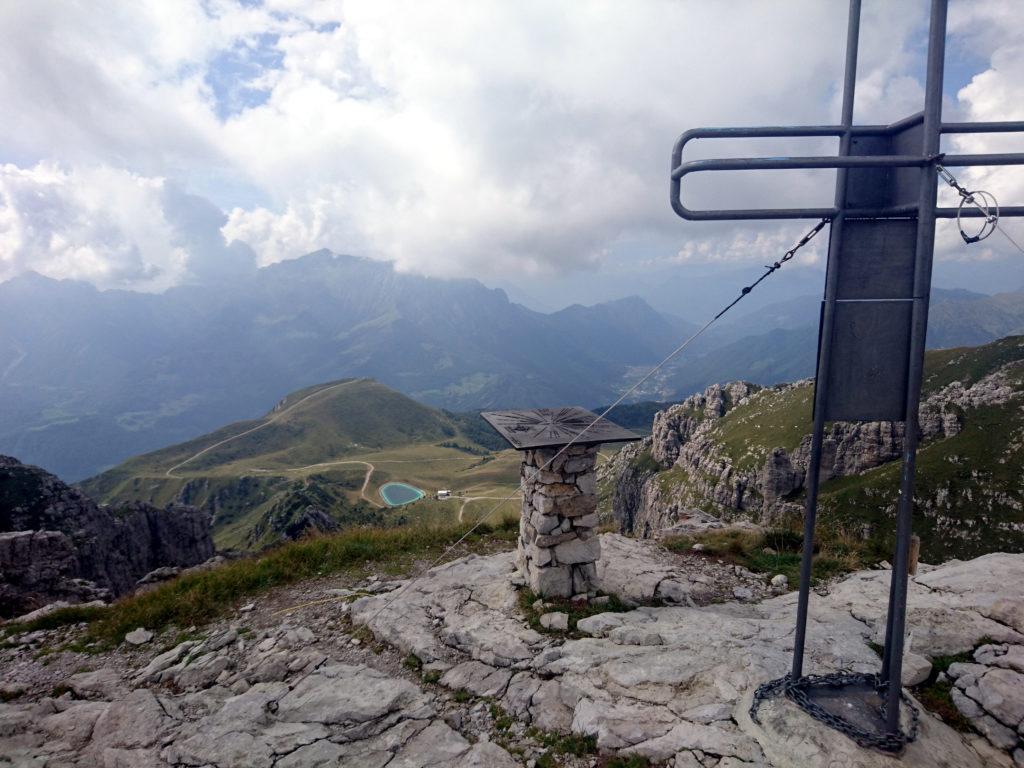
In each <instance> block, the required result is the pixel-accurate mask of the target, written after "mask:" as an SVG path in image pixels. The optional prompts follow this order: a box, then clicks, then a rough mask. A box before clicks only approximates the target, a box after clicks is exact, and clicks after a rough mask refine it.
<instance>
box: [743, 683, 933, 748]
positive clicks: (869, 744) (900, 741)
mask: <svg viewBox="0 0 1024 768" xmlns="http://www.w3.org/2000/svg"><path fill="white" fill-rule="evenodd" d="M849 685H869V686H871V687H872V688H873V689H874V690H875V692H876V693H877V694H878V695H879V697H880V698H881V700H882V703H881V705H880V706H879V709H878V713H879V716H880V717H881V719H882V720H885V701H886V698H885V694H886V691H887V689H888V687H889V684H888V683H887V682H885V681H883V680H882V679H881V677H880V676H879V675H877V674H870V673H863V672H833V673H832V674H828V675H805V676H804V677H801V678H798V679H796V680H794V679H793V678H792V677H791V676H790V675H784V676H783V677H780V678H779V679H778V680H772V681H771V682H768V683H765V684H764V685H761V686H760V687H759V688H758V689H757V690H756V691H754V699H753V702H752V703H751V705H750V719H751V720H753V721H754V722H755V723H758V724H760V722H761V721H760V720H759V719H758V716H757V710H758V708H759V707H760V706H761V704H762V703H764V702H765V701H767V700H768V699H772V698H775V697H776V696H778V695H779V694H780V693H781V694H785V696H786V698H787V699H789V700H790V701H792V702H793V703H794V704H796V705H797V706H798V707H800V709H802V710H803V711H804V712H806V713H807V714H808V715H810V716H811V717H813V718H814V719H815V720H818V721H819V722H822V723H824V724H825V725H827V726H828V727H829V728H832V729H834V730H836V731H839V732H840V733H842V734H844V735H846V736H848V737H849V738H851V739H853V741H855V742H856V743H857V744H858V745H859V746H862V747H866V748H872V749H877V750H880V751H882V752H888V753H891V754H898V753H900V752H902V751H903V749H904V747H906V745H907V744H909V743H910V742H912V741H914V740H915V739H916V738H917V732H918V728H919V727H920V712H919V711H918V709H917V707H915V706H914V704H913V702H912V701H911V700H910V698H909V697H908V696H907V694H906V693H903V692H902V691H901V692H900V699H901V700H902V701H903V703H904V704H905V705H906V706H907V708H908V709H909V710H910V727H909V728H908V730H907V732H906V733H903V732H902V731H899V732H897V733H875V732H872V731H867V730H865V729H863V728H860V727H858V726H856V725H854V724H853V723H851V722H850V721H848V720H845V719H844V718H842V717H840V716H839V715H835V714H833V713H831V712H829V711H828V710H826V709H825V708H824V707H822V706H821V705H820V704H818V703H817V702H815V701H813V700H812V699H811V697H810V692H811V690H812V689H814V688H843V687H846V686H849Z"/></svg>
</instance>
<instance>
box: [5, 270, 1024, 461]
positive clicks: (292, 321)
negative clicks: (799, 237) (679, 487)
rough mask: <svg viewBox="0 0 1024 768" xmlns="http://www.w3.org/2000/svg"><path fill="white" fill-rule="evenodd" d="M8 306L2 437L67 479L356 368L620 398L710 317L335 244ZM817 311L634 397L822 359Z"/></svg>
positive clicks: (765, 314)
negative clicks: (162, 282)
mask: <svg viewBox="0 0 1024 768" xmlns="http://www.w3.org/2000/svg"><path fill="white" fill-rule="evenodd" d="M0 308H2V311H3V318H4V319H3V323H2V324H0V398H2V401H3V404H4V407H3V409H2V410H0V453H8V454H11V455H15V456H18V457H19V458H21V459H22V460H24V461H27V462H31V463H34V464H38V465H40V466H43V467H45V468H47V469H48V470H50V471H53V472H56V473H58V474H60V475H61V476H62V477H66V478H68V479H71V480H76V479H80V478H83V477H86V476H89V475H93V474H96V473H97V472H99V471H101V470H103V469H104V468H107V467H110V466H113V465H115V464H116V463H118V462H120V461H122V460H124V459H125V458H127V457H129V456H133V455H137V454H140V453H144V452H146V451H151V450H154V449H156V448H159V447H162V446H166V445H169V444H172V443H177V442H182V441H185V440H188V439H190V438H192V437H194V436H195V435H197V434H202V433H203V432H207V431H209V430H211V429H215V428H216V427H218V426H219V425H221V424H224V423H227V422H230V421H236V420H242V419H251V418H254V417H256V416H258V415H259V414H261V413H264V412H265V411H266V410H267V409H268V408H269V407H270V406H271V405H272V404H273V403H274V402H276V400H277V399H278V398H279V397H280V393H282V392H288V391H292V390H296V389H300V388H302V387H307V386H311V385H314V384H317V383H319V382H323V381H331V380H336V379H341V378H345V377H372V378H375V379H377V380H378V381H380V382H382V383H383V384H386V385H388V386H390V387H393V388H395V389H396V390H398V391H400V392H403V393H405V394H407V395H409V396H411V397H413V398H415V399H417V400H419V401H421V402H423V403H426V404H429V405H433V406H438V407H443V408H447V409H449V410H470V409H483V408H497V407H501V408H512V407H535V406H551V405H562V404H566V405H567V404H579V405H584V406H593V405H594V404H597V403H608V402H611V401H612V400H613V399H614V398H615V397H617V396H618V395H619V393H621V392H622V391H623V389H624V388H625V387H626V386H628V385H629V384H630V383H632V382H633V381H635V380H636V378H638V377H639V375H641V374H642V372H644V371H645V370H646V368H647V366H650V365H651V364H653V363H654V362H656V361H658V360H660V359H661V358H662V357H663V356H664V355H666V354H667V353H668V352H669V351H670V350H671V349H673V348H674V347H675V346H676V345H677V344H678V343H679V341H680V340H681V339H682V338H684V337H686V336H687V335H688V334H689V333H691V332H692V331H693V330H694V328H695V327H694V326H693V324H692V323H690V322H688V321H687V320H683V319H680V318H678V317H674V316H671V315H667V314H664V313H660V312H657V311H655V310H654V309H652V308H651V307H650V306H649V305H648V304H647V303H646V302H645V301H643V300H642V299H640V298H636V297H632V298H626V299H622V300H619V301H612V302H607V303H604V304H598V305H595V306H591V307H583V306H579V305H574V306H571V307H568V308H566V309H563V310H560V311H558V312H554V313H550V314H544V313H540V312H535V311H532V310H530V309H527V308H525V307H523V306H521V305H519V304H515V303H513V302H510V301H509V299H508V297H507V296H506V295H505V293H504V292H503V291H500V290H494V289H490V288H487V287H486V286H484V285H483V284H481V283H479V282H477V281H475V280H441V279H435V278H427V277H421V276H417V275H411V274H402V273H398V272H395V271H394V269H393V268H392V266H391V265H390V264H388V263H385V262H378V261H373V260H369V259H361V258H356V257H351V256H337V255H334V254H331V253H329V252H327V251H319V252H316V253H312V254H309V255H307V256H304V257H302V258H299V259H294V260H291V261H286V262H282V263H279V264H275V265H273V266H270V267H266V268H264V269H260V270H256V271H254V272H252V273H246V274H242V275H238V276H236V277H235V278H234V279H233V280H231V281H224V282H220V283H216V284H212V283H211V284H202V285H185V286H180V287H177V288H173V289H171V290H169V291H167V292H165V293H163V294H141V293H132V292H126V291H99V290H96V289H95V288H93V287H92V286H90V285H88V284H85V283H79V282H73V281H55V280H50V279H48V278H44V277H41V276H39V275H35V274H27V275H23V276H21V277H18V278H15V279H13V280H10V281H8V282H6V283H2V284H0ZM816 317H817V310H816V301H815V300H814V299H813V298H808V299H797V300H794V301H792V302H788V303H787V306H784V307H779V306H776V307H767V308H763V309H760V310H758V311H757V312H754V313H753V314H752V315H749V316H748V317H746V318H743V317H741V318H740V319H739V320H737V321H734V322H732V323H730V324H723V325H722V326H721V327H720V328H718V329H716V330H715V331H714V332H713V333H711V334H709V335H708V336H707V337H706V338H705V339H703V340H702V341H701V342H700V344H698V345H695V346H694V347H693V349H691V350H689V351H688V353H687V354H686V355H685V356H684V357H683V358H681V359H680V361H679V362H678V363H676V364H674V365H672V366H669V367H668V368H667V369H666V370H665V371H664V372H663V373H662V375H660V376H659V377H657V378H656V379H654V380H652V382H651V386H649V387H645V388H644V391H642V392H639V393H637V397H636V398H635V399H649V400H658V401H667V400H673V399H679V398H681V397H683V396H686V395H688V394H690V393H691V392H692V391H694V390H695V389H701V388H703V387H704V386H706V385H707V384H709V383H711V382H714V381H720V380H725V379H731V378H747V379H751V380H753V381H756V382H758V383H764V384H771V383H775V382H777V381H782V380H787V379H792V378H798V377H800V376H803V375H808V374H809V373H810V371H811V370H813V359H814V342H813V339H814V333H815V326H816V322H817V321H816ZM933 318H934V320H933V326H934V328H938V329H939V331H938V332H937V333H938V336H937V337H936V339H933V341H934V344H935V345H943V346H944V345H946V344H948V343H978V342H981V341H988V340H991V339H993V338H996V337H998V336H1001V335H1004V334H1006V333H1012V332H1018V331H1020V330H1022V329H1024V294H1021V293H1017V294H1003V295H1001V296H994V297H987V296H981V295H979V294H964V295H961V294H959V293H956V294H950V295H949V296H946V295H945V294H942V295H940V296H938V297H937V300H936V302H935V304H934V309H933ZM934 328H933V329H934ZM943 329H944V330H943ZM957 334H960V336H957ZM965 335H966V336H967V338H964V337H963V336H965ZM948 339H951V341H948Z"/></svg>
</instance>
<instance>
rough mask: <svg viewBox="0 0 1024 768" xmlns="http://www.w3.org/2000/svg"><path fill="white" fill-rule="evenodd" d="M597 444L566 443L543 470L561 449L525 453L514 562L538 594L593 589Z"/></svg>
mask: <svg viewBox="0 0 1024 768" xmlns="http://www.w3.org/2000/svg"><path fill="white" fill-rule="evenodd" d="M597 448H598V447H597V446H596V445H573V446H570V447H569V448H568V449H567V450H566V451H565V453H563V454H562V455H561V456H558V458H557V459H555V460H554V461H553V462H552V463H551V465H550V466H549V467H547V468H546V469H543V470H541V469H540V468H541V467H543V466H544V465H545V464H547V462H548V461H549V460H550V459H551V457H553V456H555V455H557V454H558V451H559V450H560V449H559V448H557V447H556V448H535V449H532V450H527V451H525V452H524V453H523V465H522V469H521V472H522V487H523V516H522V519H521V520H520V522H519V553H518V557H517V563H518V565H519V570H520V572H521V573H522V574H523V577H524V578H525V579H526V582H527V584H529V585H530V589H532V590H533V591H534V592H536V593H537V594H538V595H540V596H541V597H571V596H572V595H578V594H580V593H586V592H590V591H591V590H593V589H594V581H595V579H596V577H597V567H596V566H595V565H594V563H595V562H596V561H597V558H598V557H600V556H601V542H600V541H599V540H598V538H597V535H596V532H595V530H594V529H595V528H596V527H597V474H596V470H595V466H596V463H597ZM538 470H540V471H538Z"/></svg>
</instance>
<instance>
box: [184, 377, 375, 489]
mask: <svg viewBox="0 0 1024 768" xmlns="http://www.w3.org/2000/svg"><path fill="white" fill-rule="evenodd" d="M357 381H360V379H353V380H351V381H343V382H341V383H340V384H334V385H332V386H330V387H325V388H324V389H318V390H317V391H316V392H312V393H310V394H308V395H306V396H305V397H304V398H302V399H301V400H299V401H298V402H297V403H292V404H291V405H289V406H288V407H287V408H285V409H284V410H283V411H281V412H280V413H275V414H274V415H273V416H271V417H270V418H269V419H267V420H266V421H264V422H263V423H262V424H257V425H256V426H255V427H253V428H251V429H247V430H245V431H244V432H239V433H238V434H237V435H232V436H231V437H227V438H224V439H223V440H220V441H218V442H216V443H214V444H213V445H208V446H206V447H205V448H203V450H201V451H199V452H198V453H195V454H193V455H192V456H189V457H188V458H187V459H185V460H184V461H181V462H178V463H177V464H175V465H174V466H173V467H171V468H170V469H168V470H167V472H166V475H167V477H178V475H175V474H174V470H176V469H181V468H182V467H183V466H185V465H186V464H188V463H189V462H190V461H194V460H196V459H198V458H199V457H200V456H202V455H203V454H204V453H208V452H209V451H212V450H213V449H214V448H220V447H221V446H222V445H227V444H228V443H230V442H231V441H232V440H237V439H238V438H240V437H245V436H246V435H251V434H252V433H253V432H256V431H258V430H261V429H263V428H264V427H269V426H270V425H271V424H274V423H276V422H277V421H278V420H280V419H281V418H283V417H284V416H286V415H287V414H289V413H291V412H292V411H293V410H295V409H296V408H298V407H299V406H300V405H302V404H303V403H305V402H306V401H307V400H309V399H310V398H313V397H316V396H317V395H322V394H324V393H325V392H331V391H333V390H335V389H338V388H340V387H344V386H347V385H349V384H355V383H356V382H357ZM178 479H181V478H180V477H178Z"/></svg>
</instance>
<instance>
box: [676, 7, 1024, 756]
mask: <svg viewBox="0 0 1024 768" xmlns="http://www.w3.org/2000/svg"><path fill="white" fill-rule="evenodd" d="M946 6H947V0H932V3H931V19H930V24H929V36H928V59H927V79H926V84H925V103H924V111H923V112H921V113H918V114H915V115H912V116H910V117H907V118H905V119H903V120H900V121H899V122H896V123H893V124H892V125H888V126H880V125H874V126H860V125H857V126H855V125H853V96H854V85H855V80H856V71H857V46H858V39H859V27H860V0H850V9H849V22H848V28H847V43H846V67H845V73H844V83H843V100H842V122H841V124H840V125H815V126H782V127H779V126H775V127H766V128H696V129H693V130H689V131H687V132H685V133H684V134H682V136H680V138H679V140H678V141H677V142H676V145H675V148H674V150H673V153H672V176H671V199H672V208H673V210H674V211H675V212H676V213H677V214H679V216H681V217H682V218H684V219H689V220H693V221H723V220H752V219H820V220H823V221H824V220H827V221H829V222H830V223H831V227H830V241H829V248H828V266H827V269H826V277H825V295H824V300H823V301H822V310H821V320H820V334H819V341H818V367H817V373H816V377H815V391H814V427H813V433H812V443H811V455H810V466H809V469H808V477H807V501H806V511H805V515H804V542H803V559H802V562H801V568H800V592H799V599H798V603H797V619H796V633H795V638H794V647H793V665H792V670H791V672H790V673H789V675H787V676H785V677H783V678H781V679H780V680H777V681H773V682H772V683H768V684H766V685H764V686H762V687H761V689H759V691H758V693H757V695H756V696H755V699H754V707H753V710H752V713H753V714H754V715H755V718H756V708H757V706H758V704H759V703H760V701H761V700H762V699H764V698H766V697H768V696H771V695H775V694H779V693H785V694H786V695H787V696H788V697H789V698H790V699H791V700H792V701H794V702H795V703H797V704H798V705H799V706H800V707H802V708H803V709H804V710H805V711H806V712H808V713H809V714H811V715H812V716H814V717H816V718H817V719H819V720H822V721H823V722H825V723H827V724H828V725H830V726H831V727H834V728H837V729H838V730H840V731H842V732H844V733H846V734H847V735H848V736H850V737H851V738H853V739H855V740H856V741H857V742H858V743H859V744H861V745H862V746H870V747H875V748H878V749H881V750H884V751H887V752H900V751H902V749H903V747H904V746H905V745H906V743H907V742H908V741H911V740H913V738H914V736H915V731H916V710H913V708H912V706H911V707H910V708H909V709H910V712H911V722H910V725H909V729H908V732H904V730H903V727H902V726H901V716H900V702H901V700H902V699H904V697H903V695H902V685H901V684H900V681H901V673H902V664H903V644H904V633H905V620H906V608H907V583H908V579H909V575H908V567H909V548H910V540H911V522H912V520H911V519H912V515H913V497H914V471H915V459H916V454H917V445H918V407H919V404H920V395H921V378H922V371H923V367H924V350H925V333H926V330H927V323H928V300H929V294H930V290H931V273H932V255H933V249H934V243H935V221H936V218H958V217H960V216H973V217H978V216H980V217H983V218H985V219H986V220H987V221H988V223H989V224H991V223H992V222H994V221H995V217H993V216H992V215H991V214H990V212H989V210H988V209H987V207H985V208H979V209H978V210H975V209H971V208H969V207H968V208H966V209H965V207H964V206H963V204H961V207H960V208H959V209H958V208H941V207H936V197H937V188H938V171H939V170H940V169H941V166H947V167H958V166H959V167H964V166H994V165H1021V164H1024V154H1021V153H1015V154H974V155H952V154H943V153H942V152H941V151H940V139H941V137H942V135H943V134H967V133H1004V132H1018V131H1024V122H997V123H943V122H942V116H941V111H942V89H943V67H944V59H945V44H946ZM768 137H836V138H838V139H839V154H838V155H836V156H830V157H765V158H729V159H712V160H692V161H688V162H683V150H684V148H685V147H686V145H687V144H688V143H689V142H691V141H693V140H694V139H710V138H728V139H736V138H768ZM940 163H941V166H940ZM809 168H816V169H836V192H835V203H834V205H832V206H831V207H826V208H768V209H733V210H691V209H689V208H687V207H685V206H684V205H683V202H682V198H681V196H680V193H681V183H682V180H683V177H685V176H687V175H688V174H691V173H695V172H698V171H727V170H772V169H809ZM962 197H964V195H963V194H962ZM965 199H967V201H968V202H974V200H972V199H969V194H968V196H967V197H965ZM998 215H999V216H1024V206H1013V207H1003V208H1001V209H999V210H998ZM965 239H966V240H968V242H970V241H971V240H970V239H968V238H967V237H966V235H965ZM830 420H845V421H903V422H904V423H905V427H906V428H905V439H904V447H903V457H902V462H903V465H902V474H901V483H900V496H899V504H898V509H897V513H896V515H897V522H896V546H895V554H894V556H893V567H892V577H891V584H890V589H889V607H888V614H887V620H886V635H885V653H884V656H883V659H882V669H881V672H880V673H879V674H877V675H857V674H852V673H836V674H834V675H828V676H817V677H815V676H811V677H806V676H804V673H803V663H804V642H805V639H806V630H807V608H808V595H809V590H810V581H811V561H812V557H813V542H814V530H815V518H816V514H817V502H818V486H819V478H820V469H821V460H822V442H823V436H824V427H825V422H826V421H830ZM890 681H892V683H891V684H890ZM908 703H909V702H908Z"/></svg>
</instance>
